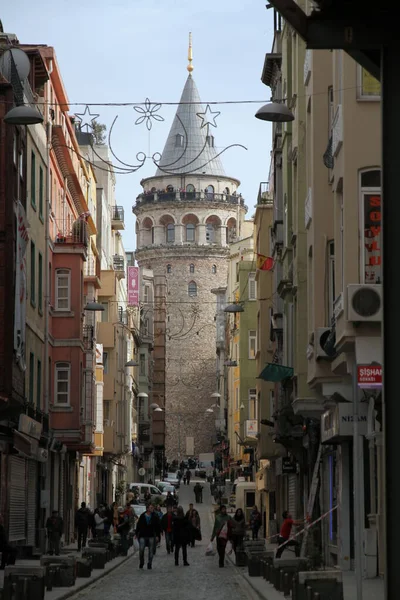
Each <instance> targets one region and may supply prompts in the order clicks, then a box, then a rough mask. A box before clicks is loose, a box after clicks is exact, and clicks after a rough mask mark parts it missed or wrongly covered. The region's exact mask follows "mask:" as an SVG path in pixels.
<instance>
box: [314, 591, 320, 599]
mask: <svg viewBox="0 0 400 600" xmlns="http://www.w3.org/2000/svg"><path fill="white" fill-rule="evenodd" d="M320 598H321V594H320V593H319V592H314V597H313V600H320Z"/></svg>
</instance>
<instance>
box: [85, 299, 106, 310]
mask: <svg viewBox="0 0 400 600" xmlns="http://www.w3.org/2000/svg"><path fill="white" fill-rule="evenodd" d="M83 310H89V311H92V312H94V311H99V312H102V311H103V310H104V304H100V303H99V302H96V301H95V300H92V301H91V302H87V304H86V306H85V307H84V309H83Z"/></svg>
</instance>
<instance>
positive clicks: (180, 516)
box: [172, 506, 191, 567]
mask: <svg viewBox="0 0 400 600" xmlns="http://www.w3.org/2000/svg"><path fill="white" fill-rule="evenodd" d="M190 528H191V526H190V523H189V520H188V518H187V517H186V516H185V513H184V512H183V508H182V506H178V508H177V511H176V516H174V518H173V520H172V533H173V536H174V544H175V565H176V566H179V549H180V548H182V558H183V564H184V566H185V567H188V566H189V563H188V561H187V545H188V543H189V542H190Z"/></svg>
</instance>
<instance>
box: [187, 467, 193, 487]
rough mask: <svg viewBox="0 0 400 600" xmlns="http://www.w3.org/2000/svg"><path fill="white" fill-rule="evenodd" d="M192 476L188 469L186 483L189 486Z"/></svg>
mask: <svg viewBox="0 0 400 600" xmlns="http://www.w3.org/2000/svg"><path fill="white" fill-rule="evenodd" d="M191 476H192V474H191V472H190V470H189V469H187V471H186V483H187V485H190V478H191Z"/></svg>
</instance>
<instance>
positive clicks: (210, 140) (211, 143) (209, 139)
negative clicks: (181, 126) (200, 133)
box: [206, 135, 214, 148]
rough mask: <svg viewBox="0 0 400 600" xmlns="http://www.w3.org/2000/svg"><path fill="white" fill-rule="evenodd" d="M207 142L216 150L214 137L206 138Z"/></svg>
mask: <svg viewBox="0 0 400 600" xmlns="http://www.w3.org/2000/svg"><path fill="white" fill-rule="evenodd" d="M206 142H207V144H208V145H209V146H211V148H214V136H213V135H208V136H207V137H206Z"/></svg>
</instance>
